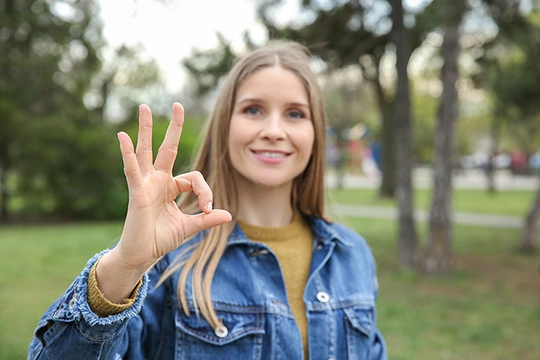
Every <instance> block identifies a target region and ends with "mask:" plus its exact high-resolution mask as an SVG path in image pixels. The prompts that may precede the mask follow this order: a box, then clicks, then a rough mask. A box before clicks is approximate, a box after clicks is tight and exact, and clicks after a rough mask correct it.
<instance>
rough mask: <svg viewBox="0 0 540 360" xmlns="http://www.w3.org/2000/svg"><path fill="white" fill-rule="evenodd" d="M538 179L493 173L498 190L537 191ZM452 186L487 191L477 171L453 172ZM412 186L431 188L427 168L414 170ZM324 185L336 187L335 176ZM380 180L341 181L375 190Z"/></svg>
mask: <svg viewBox="0 0 540 360" xmlns="http://www.w3.org/2000/svg"><path fill="white" fill-rule="evenodd" d="M539 179H540V177H538V176H524V175H512V174H511V173H510V172H509V171H507V170H497V171H496V173H495V187H496V189H498V190H533V191H535V190H537V189H538V188H539V187H540V181H539ZM452 180H453V186H454V188H455V189H487V180H486V176H485V174H484V173H483V172H482V171H481V170H479V169H468V170H461V171H456V172H454V177H453V179H452ZM412 181H413V185H414V187H415V188H417V189H426V188H431V186H432V183H433V173H432V171H431V169H429V168H421V167H420V168H416V169H414V170H413V173H412ZM326 184H327V186H328V187H330V188H332V187H335V185H336V176H335V174H333V173H331V172H329V173H328V175H327V176H326ZM379 184H380V179H378V178H368V177H366V176H364V175H361V174H347V175H346V176H345V178H344V180H343V187H344V188H349V189H354V188H358V189H361V188H367V189H376V188H378V187H379Z"/></svg>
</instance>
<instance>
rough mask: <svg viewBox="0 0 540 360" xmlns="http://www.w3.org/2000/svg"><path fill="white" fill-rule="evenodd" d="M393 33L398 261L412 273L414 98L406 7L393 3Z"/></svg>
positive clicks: (414, 247)
mask: <svg viewBox="0 0 540 360" xmlns="http://www.w3.org/2000/svg"><path fill="white" fill-rule="evenodd" d="M390 4H391V5H392V14H391V16H392V33H391V38H392V41H393V43H394V46H395V47H396V61H397V64H396V68H397V90H396V96H395V101H394V104H395V108H394V114H395V115H394V119H395V120H394V124H395V132H396V148H395V151H396V159H397V162H396V165H397V184H396V186H397V188H396V192H397V201H398V207H399V233H398V241H399V260H400V266H401V267H402V268H405V269H412V268H414V267H415V265H416V251H417V241H418V240H417V237H418V236H417V232H416V225H415V219H414V205H413V188H412V179H411V171H412V168H413V160H412V124H411V96H410V90H409V75H408V70H407V65H408V63H409V58H410V56H411V52H410V48H409V42H408V41H409V39H408V36H407V35H408V32H407V29H406V28H405V26H404V24H403V15H404V14H403V13H404V11H403V3H402V1H401V0H391V1H390Z"/></svg>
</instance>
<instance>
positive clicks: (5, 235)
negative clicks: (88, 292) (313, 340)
mask: <svg viewBox="0 0 540 360" xmlns="http://www.w3.org/2000/svg"><path fill="white" fill-rule="evenodd" d="M502 194H503V193H502V192H501V193H500V194H498V195H497V196H499V195H501V196H500V197H498V198H499V199H500V200H499V201H503V203H502V204H501V203H499V202H494V203H493V204H492V205H490V203H489V201H490V200H489V199H482V194H476V193H474V192H470V193H468V195H467V194H465V195H463V196H464V197H467V196H469V197H470V198H471V199H476V200H471V201H470V204H471V205H467V203H466V202H465V201H463V202H462V204H463V205H462V208H461V209H460V211H467V212H469V211H473V210H472V209H471V207H474V209H478V211H481V212H490V211H488V210H489V209H490V208H497V209H501V210H507V209H508V208H509V207H508V206H506V205H507V204H513V205H510V207H511V208H513V210H512V211H511V212H504V211H501V212H500V213H503V214H509V215H519V214H521V213H523V212H524V211H525V210H524V209H527V208H528V206H529V205H528V204H527V206H522V209H520V207H519V205H518V204H519V203H520V202H523V201H524V199H526V198H527V197H528V196H530V195H531V194H529V195H528V196H525V195H526V192H511V193H509V194H507V195H506V194H505V195H502ZM334 195H335V197H336V198H337V197H339V196H343V198H341V201H340V202H349V203H350V202H351V201H352V199H356V200H359V199H364V200H365V199H369V198H370V197H371V198H373V197H374V195H375V192H372V193H371V194H370V193H369V192H367V191H364V190H357V191H347V194H345V193H335V194H334ZM512 195H514V197H512ZM479 199H480V200H479ZM361 203H367V202H366V201H361ZM478 203H484V205H483V206H481V207H479V206H478ZM371 205H380V202H379V201H376V202H375V200H374V202H373V203H371ZM387 206H392V204H391V203H390V204H388V205H387ZM344 221H345V223H346V224H347V225H349V226H351V227H354V228H355V229H356V230H357V231H358V232H359V233H360V234H362V235H363V236H364V237H365V238H366V239H367V240H368V242H369V244H370V246H371V247H372V250H373V253H374V256H375V258H376V261H377V265H378V275H379V282H380V293H379V302H378V323H379V328H380V329H381V331H382V332H383V334H384V336H385V338H386V341H387V344H388V348H389V355H390V359H392V360H408V359H411V360H412V359H429V360H431V359H479V360H483V359H486V360H487V359H489V360H493V359H520V360H521V359H537V358H538V354H540V342H538V340H537V337H538V324H539V322H540V275H539V273H538V269H537V266H538V256H524V255H521V254H519V253H518V252H517V251H516V247H517V244H518V243H519V238H520V236H521V231H520V229H500V228H498V229H492V228H486V227H467V226H456V227H455V228H454V246H453V248H454V261H455V270H454V272H453V274H452V275H450V276H445V277H428V276H424V275H419V274H415V273H412V272H403V271H400V270H399V269H398V265H397V246H396V245H397V244H396V230H397V229H396V223H395V222H394V221H391V220H378V219H360V218H345V219H344ZM121 226H122V224H121V223H116V222H115V223H82V224H64V225H60V224H57V225H25V226H22V225H21V226H2V227H0V254H2V261H0V359H9V360H11V359H25V358H26V349H27V346H28V343H29V341H30V339H31V338H32V332H33V330H34V328H35V326H36V324H37V322H38V321H39V318H40V317H41V315H42V314H43V312H44V311H45V310H46V309H47V308H48V307H49V305H50V304H51V303H52V302H53V301H54V300H55V299H56V298H57V297H58V296H60V295H61V294H62V293H63V292H64V290H65V289H66V288H67V287H68V286H69V284H70V283H71V281H72V280H73V278H74V277H75V276H76V275H77V274H78V273H79V272H80V271H81V269H82V268H83V267H84V265H85V263H86V261H87V260H88V258H90V257H91V256H92V255H93V254H95V253H96V252H98V251H100V250H102V249H104V248H106V247H109V246H111V245H112V244H114V243H115V241H116V239H117V237H118V235H119V234H120V231H121ZM425 227H426V225H425V224H420V226H419V232H420V233H421V234H425ZM422 245H423V244H422Z"/></svg>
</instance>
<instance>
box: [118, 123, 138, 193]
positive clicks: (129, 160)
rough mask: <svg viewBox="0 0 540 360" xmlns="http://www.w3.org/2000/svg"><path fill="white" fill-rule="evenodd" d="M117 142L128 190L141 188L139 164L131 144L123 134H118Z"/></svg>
mask: <svg viewBox="0 0 540 360" xmlns="http://www.w3.org/2000/svg"><path fill="white" fill-rule="evenodd" d="M117 136H118V141H119V143H120V152H121V153H122V161H123V162H124V174H125V175H126V181H127V183H128V186H129V187H130V188H134V187H139V186H141V184H142V182H143V179H142V175H141V171H140V169H139V162H138V161H137V156H135V152H134V150H133V142H132V141H131V138H130V137H129V135H128V134H126V133H125V132H119V133H118V135H117Z"/></svg>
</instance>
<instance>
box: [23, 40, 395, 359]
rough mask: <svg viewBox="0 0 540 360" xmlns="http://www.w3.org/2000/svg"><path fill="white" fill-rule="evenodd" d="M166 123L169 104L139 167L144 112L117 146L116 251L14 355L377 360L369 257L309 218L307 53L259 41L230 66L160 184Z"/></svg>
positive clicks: (321, 147)
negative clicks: (199, 126) (201, 129)
mask: <svg viewBox="0 0 540 360" xmlns="http://www.w3.org/2000/svg"><path fill="white" fill-rule="evenodd" d="M182 123H183V108H182V106H181V105H180V104H178V103H175V104H174V105H173V110H172V117H171V123H170V125H169V128H168V130H167V133H166V135H165V139H164V140H163V143H162V145H161V147H160V149H159V152H158V154H157V156H156V159H155V161H154V159H153V155H152V150H151V149H152V144H151V138H152V136H151V135H152V134H151V133H152V116H151V112H150V109H149V108H148V107H147V106H145V105H141V107H140V115H139V124H140V125H139V134H138V139H137V147H136V149H134V146H133V143H132V142H131V140H130V138H129V137H128V135H127V134H125V133H119V134H118V138H119V142H120V148H121V152H122V158H123V162H124V170H125V174H126V179H127V184H128V188H129V205H128V212H127V217H126V221H125V225H124V229H123V232H122V235H121V238H120V241H119V242H118V244H117V245H116V246H115V247H114V248H112V249H110V250H106V251H103V252H101V253H99V254H97V255H96V256H94V257H93V258H92V259H91V260H90V261H89V262H88V264H87V266H86V268H85V269H84V270H83V272H82V273H81V274H80V275H79V276H78V277H77V278H76V279H75V281H74V282H73V284H72V285H71V286H70V287H69V289H68V290H67V291H66V293H65V294H64V295H63V296H62V297H61V298H59V299H58V300H57V301H56V302H55V303H54V304H53V305H52V306H51V307H50V308H49V310H48V311H47V312H46V313H45V315H44V316H43V318H42V319H41V321H40V323H39V324H38V327H37V329H36V331H35V337H34V339H33V341H32V343H31V344H30V349H29V356H28V357H29V358H30V359H121V358H124V359H295V360H296V359H308V358H309V359H311V360H316V359H325V360H326V359H386V347H385V344H384V340H383V338H382V336H381V334H380V333H379V331H378V330H377V327H376V316H375V314H376V313H375V301H376V297H377V289H378V286H377V280H376V274H375V264H374V260H373V256H372V254H371V251H370V249H369V247H368V245H367V244H366V242H365V241H364V239H363V238H362V237H360V236H359V235H358V234H356V233H355V232H353V231H352V230H349V229H347V228H346V227H344V226H342V225H339V224H336V223H333V222H331V221H330V220H329V219H327V218H325V216H324V201H323V199H324V195H323V192H324V184H323V178H324V163H325V133H326V124H325V116H324V110H323V101H322V98H321V93H320V89H319V87H318V85H317V81H316V78H315V76H314V74H313V73H312V72H311V71H310V69H309V65H308V53H307V51H306V50H305V49H304V48H303V47H301V46H300V45H298V44H295V43H280V44H272V45H270V46H267V47H265V48H261V49H258V50H256V51H254V52H252V53H250V54H248V55H247V56H245V57H244V58H242V59H241V60H239V61H238V62H237V63H236V64H235V66H234V67H233V69H232V70H231V72H230V73H229V75H228V77H227V78H226V80H225V82H224V84H223V85H222V87H221V92H220V95H219V97H218V99H217V103H216V106H215V109H214V111H213V113H212V115H211V117H210V119H209V123H208V127H207V131H206V134H205V137H204V139H203V142H202V146H201V148H200V151H199V153H198V157H197V159H196V161H195V165H194V171H193V172H190V173H187V174H182V175H179V176H174V177H173V176H172V175H171V172H172V168H173V163H174V160H175V157H176V151H177V147H178V142H179V139H180V134H181V130H182ZM179 195H180V200H179V202H178V204H177V203H176V199H177V197H178V196H179ZM217 209H225V210H217Z"/></svg>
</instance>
